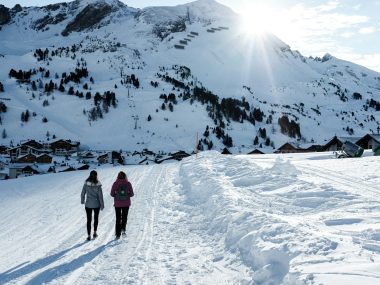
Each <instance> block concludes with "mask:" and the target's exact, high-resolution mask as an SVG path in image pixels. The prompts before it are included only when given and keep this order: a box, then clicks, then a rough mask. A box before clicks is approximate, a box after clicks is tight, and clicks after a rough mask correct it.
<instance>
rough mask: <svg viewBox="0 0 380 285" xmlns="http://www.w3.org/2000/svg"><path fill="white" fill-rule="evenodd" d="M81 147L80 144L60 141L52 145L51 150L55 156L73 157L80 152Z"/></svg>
mask: <svg viewBox="0 0 380 285" xmlns="http://www.w3.org/2000/svg"><path fill="white" fill-rule="evenodd" d="M79 145H80V143H79V142H72V141H71V140H63V139H60V140H57V141H54V142H52V143H50V149H51V150H52V152H53V153H54V154H55V155H71V154H72V153H75V152H78V151H79Z"/></svg>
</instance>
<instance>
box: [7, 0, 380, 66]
mask: <svg viewBox="0 0 380 285" xmlns="http://www.w3.org/2000/svg"><path fill="white" fill-rule="evenodd" d="M217 1H218V2H219V3H221V4H224V5H227V6H229V7H231V8H232V9H233V10H235V11H236V12H239V13H242V14H243V15H244V16H245V17H246V18H247V19H250V20H252V19H256V20H254V22H253V23H252V24H255V25H260V26H265V27H266V28H267V30H268V31H270V32H273V33H274V34H275V35H277V36H278V37H279V38H281V39H282V40H283V41H284V42H286V43H287V44H289V45H290V46H291V48H292V49H296V50H299V51H300V52H301V53H302V54H303V55H305V56H309V55H312V56H323V55H324V54H325V53H330V54H332V55H334V56H336V57H338V58H341V59H345V60H349V61H352V62H355V63H358V64H361V65H364V66H366V67H369V68H371V69H374V70H377V71H379V72H380V13H379V12H378V11H380V0H366V1H359V0H344V1H343V0H331V1H321V0H311V1H310V0H308V1H296V0H265V1H264V0H261V1H258V0H257V1H256V0H217ZM58 2H64V1H63V0H61V1H57V0H0V3H1V4H3V5H5V6H7V7H13V6H14V5H15V4H16V3H19V4H21V5H22V6H43V5H47V4H51V3H58ZM122 2H124V3H126V4H127V5H128V6H132V7H136V8H143V7H146V6H174V5H178V4H183V3H187V2H191V1H190V0H164V1H151V0H123V1H122Z"/></svg>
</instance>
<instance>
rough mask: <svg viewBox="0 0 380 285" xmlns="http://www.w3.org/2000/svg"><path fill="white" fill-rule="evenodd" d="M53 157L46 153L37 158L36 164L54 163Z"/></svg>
mask: <svg viewBox="0 0 380 285" xmlns="http://www.w3.org/2000/svg"><path fill="white" fill-rule="evenodd" d="M52 161H53V157H52V156H50V155H48V154H46V153H44V154H41V155H39V156H37V157H36V161H35V162H36V163H52Z"/></svg>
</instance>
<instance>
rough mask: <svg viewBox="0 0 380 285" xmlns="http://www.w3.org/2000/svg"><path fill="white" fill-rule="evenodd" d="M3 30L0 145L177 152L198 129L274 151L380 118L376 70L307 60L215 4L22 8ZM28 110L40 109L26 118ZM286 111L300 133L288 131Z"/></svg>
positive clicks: (221, 142) (222, 140) (105, 2)
mask: <svg viewBox="0 0 380 285" xmlns="http://www.w3.org/2000/svg"><path fill="white" fill-rule="evenodd" d="M86 7H87V8H86ZM88 7H98V8H99V7H100V9H103V8H104V9H105V10H104V11H105V13H103V14H102V13H99V11H100V10H96V9H95V10H93V13H97V14H99V18H98V19H97V20H96V21H94V22H91V23H89V24H86V21H84V22H83V23H82V22H81V21H83V20H85V18H86V16H85V15H86V14H85V13H84V12H83V11H89V9H90V8H88ZM102 7H103V8H102ZM207 7H208V8H212V10H213V11H214V14H213V15H210V17H209V18H205V14H207V11H208V10H207V9H206V8H207ZM86 9H87V10H86ZM226 9H227V10H228V11H230V12H231V14H230V15H229V16H226V15H225V14H226V13H225V11H226ZM81 13H82V14H81ZM59 15H60V16H59ZM78 15H81V16H78ZM89 15H90V14H89ZM168 15H169V16H168ZM216 16H217V17H216ZM0 19H1V17H0ZM41 19H45V20H44V21H42V20H41ZM36 23H37V24H36ZM71 23H73V24H71ZM70 25H71V26H70ZM67 27H70V28H69V29H68V28H67ZM1 28H2V29H1V30H0V37H1V38H2V40H1V41H2V45H1V47H0V54H2V55H4V57H0V64H2V65H3V66H4V70H3V71H0V82H1V83H2V85H3V87H4V92H1V93H0V99H3V100H1V102H3V104H5V105H6V106H7V109H8V110H7V112H2V113H0V117H1V118H2V123H3V125H2V127H3V133H4V131H5V133H6V135H5V136H4V135H3V138H2V142H1V143H5V144H8V143H9V142H10V140H13V141H16V142H17V141H18V140H20V139H28V138H37V139H43V138H46V134H47V133H49V134H55V135H56V136H58V137H64V138H71V139H73V140H79V141H82V142H83V144H85V145H88V146H89V147H91V148H103V149H104V148H107V149H108V148H114V149H119V148H129V149H134V150H137V149H142V148H152V149H154V150H156V151H160V150H165V151H170V150H172V151H173V150H179V149H183V150H190V149H193V148H194V140H195V137H196V133H199V134H200V140H201V145H203V149H207V148H209V145H210V142H212V147H211V149H218V150H220V149H222V148H223V147H225V146H226V145H227V146H229V147H232V149H234V150H235V151H239V150H241V149H246V148H247V149H252V148H260V149H262V150H263V151H265V152H272V151H273V150H274V149H275V148H276V147H279V146H280V145H281V144H282V143H284V142H287V141H295V142H304V143H306V142H308V143H323V142H324V141H325V140H327V139H329V138H331V137H332V136H334V135H336V134H342V135H343V134H344V135H359V136H360V135H362V134H364V133H368V132H375V130H376V128H377V127H378V125H379V122H378V121H379V118H378V115H377V113H376V112H377V108H378V107H377V106H378V101H377V100H378V95H379V90H380V74H379V73H377V72H375V71H371V70H369V69H367V68H364V67H361V66H359V65H356V64H353V63H350V62H347V61H343V60H340V59H337V58H335V57H333V56H332V55H329V54H326V55H325V56H323V57H322V58H312V57H305V56H303V55H302V54H301V53H300V52H298V51H294V50H292V49H291V48H290V46H289V45H287V44H286V43H284V42H282V41H281V40H280V39H279V38H278V37H276V36H275V35H272V34H266V35H261V36H252V35H248V34H246V33H244V31H243V30H242V29H241V27H240V19H239V18H237V16H236V15H235V14H234V12H233V11H232V10H230V9H229V8H228V7H225V6H223V5H221V4H219V3H217V2H216V1H213V0H207V1H205V0H201V1H195V2H192V3H188V4H184V5H177V6H174V7H149V8H144V9H136V8H133V7H129V6H127V5H125V4H123V3H121V2H120V1H117V0H99V1H74V2H70V3H58V4H54V5H53V6H45V7H41V8H36V7H32V8H22V11H19V12H17V13H15V14H14V15H13V18H12V20H10V21H9V22H8V23H7V24H3V25H1ZM65 30H66V32H67V33H65V36H62V35H61V34H62V32H63V31H65ZM20 41H21V42H23V43H24V44H23V45H20V44H19V42H20ZM12 69H13V70H14V71H17V72H16V73H17V74H18V73H19V70H22V71H24V72H26V74H28V70H31V75H30V76H29V77H28V79H25V78H17V77H19V74H18V75H16V73H12V74H13V76H10V71H11V70H12ZM48 71H49V72H48ZM64 74H65V76H63V75H64ZM83 74H86V76H87V77H86V76H84V75H83ZM68 75H70V76H68ZM132 75H133V76H132ZM132 77H133V79H132ZM90 78H92V80H90ZM33 82H34V85H33ZM46 85H47V87H46ZM71 91H72V92H71ZM69 93H72V94H69ZM96 94H98V95H96ZM171 94H172V95H171ZM73 95H74V96H73ZM75 95H76V96H75ZM95 95H96V96H95ZM169 95H170V96H171V97H170V98H171V99H168V98H169ZM99 96H100V97H99ZM95 98H97V99H95ZM99 98H100V99H99ZM107 98H108V99H107ZM110 98H111V99H112V98H115V103H114V104H111V103H110V102H111V101H109V100H111V99H110ZM173 98H174V99H173ZM8 99H9V100H8ZM112 100H113V99H112ZM26 110H29V111H30V113H32V114H35V116H31V121H29V122H22V121H21V122H20V119H19V118H20V113H21V112H26ZM99 110H100V111H99ZM125 114H128V115H125ZM284 116H285V117H287V119H288V121H289V124H290V123H291V122H292V121H293V126H295V125H296V126H298V127H299V135H297V136H296V137H289V133H291V132H290V131H289V130H287V129H286V127H284V126H281V125H280V124H279V122H280V119H281V120H282V119H283V118H284ZM137 117H138V119H137ZM148 117H150V118H151V119H150V120H148ZM44 118H46V120H47V122H44V123H41V122H43V121H44ZM285 121H286V120H285ZM282 122H283V120H282ZM136 124H137V127H136ZM67 126H70V127H69V128H68V127H67ZM109 126H112V127H111V128H110V127H109ZM288 127H289V126H288ZM207 128H209V130H210V131H209V136H204V134H205V133H207V132H206V129H207ZM98 129H99V130H100V131H97V130H98ZM115 130H120V131H121V132H122V134H118V132H117V131H115ZM264 130H265V131H264ZM99 133H102V134H104V136H103V137H102V138H101V139H100V137H99ZM202 134H203V135H202ZM125 141H128V142H127V143H125ZM257 142H258V143H257Z"/></svg>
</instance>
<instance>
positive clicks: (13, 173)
mask: <svg viewBox="0 0 380 285" xmlns="http://www.w3.org/2000/svg"><path fill="white" fill-rule="evenodd" d="M40 173H41V172H40V171H38V170H37V169H36V168H35V167H33V166H31V165H13V166H10V167H9V178H11V179H13V178H17V177H19V176H26V175H34V174H40Z"/></svg>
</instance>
